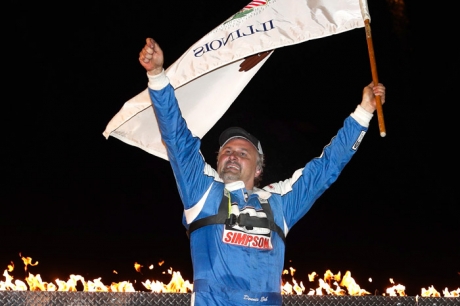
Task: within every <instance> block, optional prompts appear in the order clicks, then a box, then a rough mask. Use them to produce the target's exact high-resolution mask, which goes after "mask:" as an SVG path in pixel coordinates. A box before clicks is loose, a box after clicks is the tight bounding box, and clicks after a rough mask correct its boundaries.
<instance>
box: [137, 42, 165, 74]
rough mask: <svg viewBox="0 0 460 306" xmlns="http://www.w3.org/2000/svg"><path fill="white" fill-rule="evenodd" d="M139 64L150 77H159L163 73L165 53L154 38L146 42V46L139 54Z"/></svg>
mask: <svg viewBox="0 0 460 306" xmlns="http://www.w3.org/2000/svg"><path fill="white" fill-rule="evenodd" d="M139 62H140V63H141V65H142V67H144V68H145V70H146V71H147V73H148V74H149V75H157V74H160V73H161V72H162V71H163V63H164V56H163V51H162V50H161V48H160V46H159V45H158V44H157V42H156V41H155V40H153V39H152V38H147V39H146V40H145V46H144V48H142V50H141V52H140V53H139Z"/></svg>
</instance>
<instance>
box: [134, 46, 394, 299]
mask: <svg viewBox="0 0 460 306" xmlns="http://www.w3.org/2000/svg"><path fill="white" fill-rule="evenodd" d="M139 61H140V63H141V65H142V66H143V67H144V68H145V69H146V71H147V76H148V79H149V83H148V87H149V93H150V97H151V100H152V104H153V107H154V110H155V113H156V116H157V119H158V124H159V127H160V132H161V136H162V139H163V141H164V143H165V145H166V149H167V153H168V157H169V161H170V163H171V166H172V169H173V171H174V175H175V179H176V182H177V187H178V190H179V193H180V196H181V199H182V202H183V205H184V215H183V223H184V226H185V227H186V228H187V230H188V233H189V238H190V249H191V256H192V263H193V286H194V288H193V294H192V305H196V306H201V305H208V306H209V305H222V306H229V305H230V306H231V305H276V306H280V305H282V296H281V274H282V270H283V265H284V252H285V241H284V239H285V236H286V234H287V233H288V231H289V230H290V229H291V228H292V226H293V225H294V224H295V223H296V222H297V221H299V220H300V219H301V218H302V217H303V216H304V215H305V214H306V213H307V211H308V210H309V209H310V207H311V206H312V205H313V203H314V202H315V200H316V199H317V198H318V197H319V196H320V195H321V194H322V193H323V192H324V191H325V190H326V189H327V188H328V187H329V186H330V185H331V184H332V183H333V182H334V181H335V180H336V179H337V176H338V175H339V174H340V172H341V171H342V169H343V168H344V167H345V165H346V164H347V162H348V161H349V160H350V158H351V157H352V156H353V154H354V153H355V152H356V150H357V148H358V146H359V144H360V142H361V140H362V137H363V136H364V134H365V133H366V131H367V126H368V124H369V121H370V119H371V118H372V116H373V115H372V113H373V112H374V111H375V108H376V101H375V95H380V96H381V101H382V103H383V102H384V100H385V87H384V86H383V85H382V84H378V85H376V86H373V85H372V84H370V85H368V86H366V87H365V88H364V90H363V97H362V102H361V104H360V105H359V106H357V108H356V110H355V111H354V112H353V113H352V114H351V115H350V116H349V117H348V118H347V119H346V120H345V122H344V127H343V128H341V129H340V130H339V132H338V134H337V136H336V137H334V138H333V139H332V141H331V143H330V144H329V145H328V146H326V147H325V148H324V150H323V152H322V154H321V156H320V157H318V158H315V159H313V160H311V161H310V162H308V163H307V164H306V165H305V167H304V168H302V169H299V170H297V171H295V172H294V174H293V175H292V177H291V178H289V179H287V180H285V181H280V182H279V183H274V184H270V185H268V186H266V187H264V188H263V189H259V188H257V184H258V180H259V179H260V177H261V175H262V171H263V166H264V159H263V158H264V155H263V151H262V146H261V144H260V142H259V140H258V139H257V138H256V137H255V136H253V135H251V134H250V133H248V132H247V131H245V130H244V129H242V128H239V127H231V128H229V129H227V130H225V131H224V132H223V133H222V134H221V136H220V137H219V144H220V149H219V153H218V156H217V168H216V170H214V169H213V168H212V167H211V166H210V165H209V164H207V163H206V162H205V161H204V159H203V156H202V155H201V153H200V143H201V142H200V139H199V138H198V137H194V136H193V135H192V132H191V131H190V130H189V129H188V127H187V124H186V122H185V120H184V119H183V118H182V115H181V112H180V109H179V106H178V104H177V100H176V97H175V95H174V89H173V88H172V86H171V85H170V84H169V80H168V78H167V76H166V74H165V73H164V69H163V52H162V50H161V48H160V46H159V45H158V44H157V43H156V42H155V41H154V40H153V39H151V38H147V39H146V44H145V46H144V48H143V49H142V51H141V52H140V54H139Z"/></svg>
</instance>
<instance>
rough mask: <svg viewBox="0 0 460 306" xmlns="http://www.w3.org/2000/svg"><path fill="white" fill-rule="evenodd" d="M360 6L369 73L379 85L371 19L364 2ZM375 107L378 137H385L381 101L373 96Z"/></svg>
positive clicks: (361, 0)
mask: <svg viewBox="0 0 460 306" xmlns="http://www.w3.org/2000/svg"><path fill="white" fill-rule="evenodd" d="M359 3H360V6H361V13H362V15H363V19H364V27H365V29H366V40H367V49H368V51H369V60H370V62H371V72H372V81H373V83H374V85H377V84H378V83H379V77H378V75H377V64H376V63H375V54H374V45H373V42H372V33H371V24H370V20H371V17H370V15H369V9H368V7H367V2H366V0H360V1H359ZM375 101H376V104H377V105H376V106H377V118H378V122H379V130H380V136H382V137H385V136H386V135H387V132H386V129H385V121H384V120H383V109H382V101H381V100H380V96H375Z"/></svg>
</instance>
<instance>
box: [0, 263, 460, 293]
mask: <svg viewBox="0 0 460 306" xmlns="http://www.w3.org/2000/svg"><path fill="white" fill-rule="evenodd" d="M20 257H21V259H22V261H23V263H24V266H25V267H24V269H25V271H27V267H28V266H36V265H38V261H35V262H32V258H31V257H23V256H21V255H20ZM163 264H164V261H161V262H159V263H158V266H162V265H163ZM142 267H143V265H141V264H139V263H137V262H135V263H134V268H135V270H136V271H137V272H139V273H140V272H141V268H142ZM153 267H154V266H153V265H150V266H149V269H150V270H152V269H153ZM13 270H14V263H13V262H11V264H9V265H8V266H7V269H6V270H5V271H4V273H3V276H4V277H5V280H4V281H1V280H0V290H13V291H27V290H30V291H78V289H77V287H78V288H80V287H81V288H83V291H89V292H135V291H136V290H135V288H134V286H133V283H131V282H129V281H121V282H119V283H112V284H110V285H106V284H104V283H103V282H102V280H101V278H96V279H94V280H88V281H87V280H85V279H84V278H83V277H82V276H81V275H74V274H72V275H70V277H69V279H68V280H67V281H64V280H60V279H56V280H55V281H54V283H53V282H45V281H43V280H42V278H41V276H40V274H36V275H34V274H32V273H30V272H28V276H27V277H26V278H25V282H24V281H21V280H14V278H13V276H12V275H10V274H9V273H11V272H13ZM295 272H296V269H294V268H292V267H291V268H289V269H285V270H284V271H283V272H282V275H283V277H290V282H288V281H284V280H283V284H282V286H281V293H282V294H297V295H301V294H304V293H305V291H306V288H305V286H304V284H303V283H302V282H300V283H299V282H298V281H297V280H296V279H295V278H294V274H295ZM113 273H114V274H118V272H117V271H115V270H113ZM162 273H163V274H166V273H167V274H169V275H171V280H170V282H169V283H167V284H164V283H163V282H161V281H158V280H149V279H147V280H146V281H144V282H141V283H142V285H143V286H144V287H145V288H146V290H149V291H151V292H154V293H170V292H173V293H187V292H192V291H193V284H192V283H190V282H189V281H188V280H184V279H183V277H182V275H181V273H180V272H178V271H174V270H173V269H172V268H169V269H167V271H166V272H164V271H163V272H162ZM141 274H142V273H141ZM308 279H309V281H310V282H314V281H315V279H317V282H318V284H317V287H316V288H309V289H308V293H306V294H307V295H347V294H348V295H353V296H362V295H367V294H370V293H369V292H368V291H366V290H364V289H361V287H360V286H359V285H358V284H357V283H356V281H355V280H354V279H353V278H352V277H351V272H350V271H347V272H346V273H345V275H344V276H343V278H342V277H341V273H340V272H338V273H337V274H334V273H332V272H331V271H330V270H327V271H326V272H325V273H324V277H323V279H321V278H319V276H318V274H317V273H316V272H312V273H310V274H308ZM368 280H369V282H372V278H369V279H368ZM135 282H136V281H135ZM390 283H391V284H392V285H393V286H392V287H389V288H387V289H386V294H388V295H389V296H397V295H399V296H406V294H405V292H404V291H405V286H403V285H400V284H398V285H396V284H395V282H394V281H393V279H392V278H390ZM384 295H385V294H384ZM442 295H443V296H445V297H459V296H460V288H458V289H456V290H453V291H449V290H448V288H445V289H444V290H443V291H442ZM421 296H422V297H440V296H441V293H440V292H438V291H437V290H436V289H435V288H434V286H430V287H429V288H428V289H425V288H422V292H421ZM417 301H418V295H417Z"/></svg>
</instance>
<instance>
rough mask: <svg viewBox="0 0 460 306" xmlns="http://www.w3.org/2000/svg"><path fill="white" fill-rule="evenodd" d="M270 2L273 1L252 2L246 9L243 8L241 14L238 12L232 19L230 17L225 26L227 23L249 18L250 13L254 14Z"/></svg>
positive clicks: (258, 0) (257, 0) (259, 0)
mask: <svg viewBox="0 0 460 306" xmlns="http://www.w3.org/2000/svg"><path fill="white" fill-rule="evenodd" d="M270 1H272V0H254V1H251V2H250V3H249V4H247V5H246V6H245V7H243V8H242V9H241V10H240V11H239V12H237V13H236V14H234V15H233V16H232V17H230V18H229V19H228V20H227V21H225V22H224V24H225V23H227V22H230V21H232V20H235V19H239V18H242V17H245V16H247V15H249V14H250V13H252V12H253V11H254V9H255V8H258V7H261V6H264V5H267V3H268V2H270Z"/></svg>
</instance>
